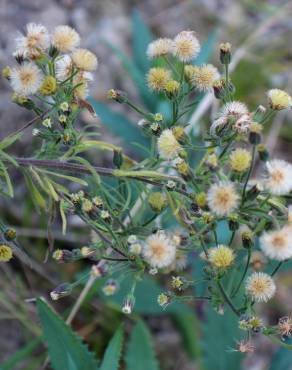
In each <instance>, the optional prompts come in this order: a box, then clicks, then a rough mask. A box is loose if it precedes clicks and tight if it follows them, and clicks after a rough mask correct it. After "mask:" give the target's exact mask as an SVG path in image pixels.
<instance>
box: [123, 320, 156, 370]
mask: <svg viewBox="0 0 292 370" xmlns="http://www.w3.org/2000/svg"><path fill="white" fill-rule="evenodd" d="M126 364H127V367H126V369H127V370H158V369H159V365H158V362H157V360H156V357H155V353H154V350H153V343H152V339H151V335H150V332H149V330H148V329H147V327H146V325H145V324H144V323H143V322H142V321H139V322H138V323H137V324H136V326H135V327H134V329H133V331H132V333H131V337H130V341H129V344H128V348H127V353H126Z"/></svg>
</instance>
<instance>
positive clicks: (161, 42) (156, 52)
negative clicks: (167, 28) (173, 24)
mask: <svg viewBox="0 0 292 370" xmlns="http://www.w3.org/2000/svg"><path fill="white" fill-rule="evenodd" d="M172 47H173V41H172V40H171V39H167V38H160V39H157V40H154V41H152V42H151V43H150V44H149V45H148V48H147V56H148V58H149V59H154V58H158V57H161V56H163V55H167V54H169V53H171V51H172Z"/></svg>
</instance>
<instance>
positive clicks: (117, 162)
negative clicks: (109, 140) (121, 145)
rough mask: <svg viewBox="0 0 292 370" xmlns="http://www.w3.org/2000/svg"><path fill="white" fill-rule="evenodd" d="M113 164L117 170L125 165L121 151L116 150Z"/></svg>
mask: <svg viewBox="0 0 292 370" xmlns="http://www.w3.org/2000/svg"><path fill="white" fill-rule="evenodd" d="M113 164H114V165H115V166H116V168H121V166H122V164H123V155H122V151H121V150H117V149H115V150H114V156H113Z"/></svg>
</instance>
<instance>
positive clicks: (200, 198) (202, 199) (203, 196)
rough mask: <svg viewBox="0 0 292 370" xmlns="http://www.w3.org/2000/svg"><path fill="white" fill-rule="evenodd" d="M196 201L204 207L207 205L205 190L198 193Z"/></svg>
mask: <svg viewBox="0 0 292 370" xmlns="http://www.w3.org/2000/svg"><path fill="white" fill-rule="evenodd" d="M195 200H196V203H197V205H198V206H199V207H200V208H204V207H206V205H207V194H206V193H204V192H201V193H198V194H196V197H195Z"/></svg>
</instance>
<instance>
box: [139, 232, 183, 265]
mask: <svg viewBox="0 0 292 370" xmlns="http://www.w3.org/2000/svg"><path fill="white" fill-rule="evenodd" d="M143 256H144V258H145V260H146V261H147V262H148V263H149V265H150V266H151V267H153V268H163V267H167V266H170V265H171V264H172V263H173V262H174V260H175V256H176V246H175V244H174V243H173V241H172V239H171V238H169V237H168V236H167V235H166V234H165V233H164V232H161V231H160V232H157V233H156V234H153V235H151V236H149V237H148V238H147V239H146V241H145V244H144V246H143Z"/></svg>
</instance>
